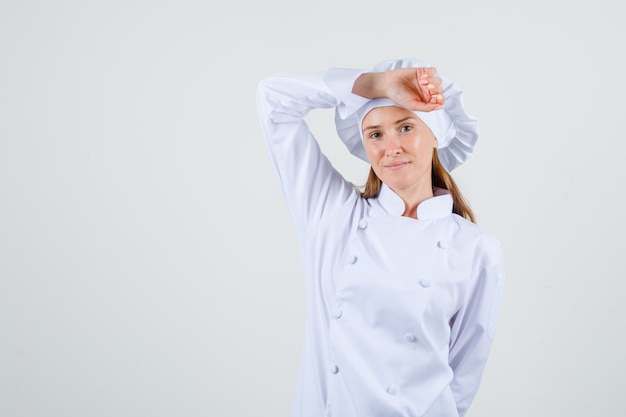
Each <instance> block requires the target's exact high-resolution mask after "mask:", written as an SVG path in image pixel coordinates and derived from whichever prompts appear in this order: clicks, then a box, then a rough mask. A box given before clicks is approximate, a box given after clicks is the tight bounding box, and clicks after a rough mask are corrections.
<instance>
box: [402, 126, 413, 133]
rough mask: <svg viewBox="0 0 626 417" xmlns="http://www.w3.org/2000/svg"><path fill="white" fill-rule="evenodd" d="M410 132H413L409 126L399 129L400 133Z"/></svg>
mask: <svg viewBox="0 0 626 417" xmlns="http://www.w3.org/2000/svg"><path fill="white" fill-rule="evenodd" d="M411 130H413V126H411V125H402V126H401V127H400V132H404V133H406V132H410V131H411Z"/></svg>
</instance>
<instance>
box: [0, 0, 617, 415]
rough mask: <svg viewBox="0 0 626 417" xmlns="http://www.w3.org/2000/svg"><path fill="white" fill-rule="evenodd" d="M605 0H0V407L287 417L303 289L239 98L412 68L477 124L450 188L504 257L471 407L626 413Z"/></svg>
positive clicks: (349, 163)
mask: <svg viewBox="0 0 626 417" xmlns="http://www.w3.org/2000/svg"><path fill="white" fill-rule="evenodd" d="M618 6H619V2H615V1H609V0H597V1H594V2H581V1H569V2H565V1H562V2H561V1H560V2H551V1H546V0H542V1H539V0H527V1H495V0H493V1H487V0H485V1H456V2H455V1H431V2H419V1H410V2H409V1H393V0H392V1H382V2H364V1H356V0H352V1H341V0H333V1H330V0H316V1H306V2H305V1H287V0H267V1H248V2H247V3H241V2H235V1H231V2H219V3H218V2H216V1H185V0H178V1H173V0H170V1H159V0H152V1H147V0H145V1H139V0H125V1H121V0H116V1H99V2H95V1H78V0H76V1H69V0H59V1H31V0H22V1H2V2H1V3H0V416H3V417H23V416H28V417H40V416H41V417H44V416H45V417H56V416H63V417H85V416H89V417H100V416H121V417H126V416H133V417H134V416H150V417H159V416H168V417H169V416H185V417H187V416H189V417H192V416H238V417H239V416H255V417H258V416H263V417H265V416H267V417H275V416H287V415H288V414H289V409H290V405H291V401H292V396H293V392H294V388H295V383H296V376H297V371H298V367H299V361H300V347H301V343H302V336H303V329H304V306H303V301H304V293H303V291H304V286H303V275H302V269H301V266H300V259H299V249H298V242H297V239H296V236H295V230H294V228H293V226H292V224H291V221H290V219H289V217H288V215H287V211H286V208H285V206H284V203H283V200H282V197H281V194H280V191H279V188H278V183H277V181H276V178H275V176H274V173H273V172H272V169H271V164H270V161H269V157H268V155H267V151H266V149H265V145H264V143H263V141H262V138H261V133H260V128H259V125H258V121H257V116H256V106H255V89H256V85H257V82H258V80H260V79H261V78H262V77H265V76H267V75H269V74H272V73H274V72H278V71H286V70H294V71H309V70H311V71H318V70H325V69H327V68H329V67H333V66H343V67H353V68H370V67H371V66H373V65H374V64H375V63H377V62H379V61H381V60H384V59H389V58H408V57H414V58H419V59H422V60H425V61H428V62H430V63H432V64H433V65H435V66H437V68H438V69H439V71H440V72H441V73H442V74H443V75H445V76H446V77H447V78H450V79H452V80H454V81H455V82H456V83H457V84H458V85H459V86H461V88H463V90H464V92H465V104H466V108H467V110H468V112H469V113H470V114H472V115H474V116H476V117H477V118H478V119H479V121H480V130H481V138H480V141H479V143H478V146H477V148H476V150H475V154H474V155H473V156H472V157H471V158H470V159H469V160H468V162H467V163H466V165H464V166H462V167H461V168H459V169H458V170H456V171H455V172H454V176H455V178H456V179H457V181H458V182H459V185H460V186H461V189H462V190H463V192H464V193H465V195H466V197H467V198H468V199H469V200H470V202H471V203H472V206H473V208H474V210H475V212H476V213H477V215H478V220H479V224H480V225H482V226H483V227H484V228H485V229H487V230H488V231H490V232H491V233H493V234H494V235H496V236H497V237H498V238H500V240H501V242H502V245H503V248H504V251H505V262H506V266H505V267H506V273H507V279H508V281H507V284H506V288H505V293H504V299H503V304H502V312H501V316H500V323H499V329H498V334H497V337H496V341H495V343H494V346H493V351H492V356H491V359H490V362H489V364H488V366H487V369H486V371H485V374H484V378H483V384H482V386H481V390H480V392H479V394H478V396H477V398H476V400H475V402H474V404H473V406H472V408H471V409H470V412H469V414H468V415H469V417H478V416H482V417H487V416H491V417H501V416H507V417H518V416H519V417H522V416H524V417H527V416H570V417H573V416H581V417H582V416H585V417H587V416H592V415H596V416H615V415H622V413H623V395H624V391H625V388H626V384H625V383H624V380H623V375H624V374H625V373H626V362H625V359H624V352H625V351H626V342H625V337H624V330H625V328H626V320H625V318H624V314H623V308H620V307H621V305H620V303H623V299H624V293H625V291H626V284H625V282H626V279H625V278H626V276H625V273H624V270H625V268H624V267H625V262H626V256H624V254H623V253H622V252H623V247H624V243H623V242H624V234H625V231H626V224H625V220H624V216H623V207H624V203H623V202H624V199H623V197H622V193H623V192H624V179H625V178H624V177H625V176H624V173H623V172H624V171H623V169H624V165H625V163H626V160H625V158H624V139H625V138H624V133H623V125H624V120H625V118H626V105H625V100H624V96H625V94H626V87H625V82H624V78H625V77H626V76H625V74H626V65H625V64H624V59H623V55H624V48H625V46H624V45H625V41H626V29H625V28H626V26H624V24H623V18H622V16H623V13H620V12H618V10H617V7H618ZM332 119H333V113H332V111H319V112H317V113H314V114H311V115H310V117H309V120H310V122H311V127H312V129H313V130H314V132H315V133H316V134H317V135H318V136H319V137H320V141H321V142H322V146H323V149H324V150H325V151H326V152H328V153H329V156H330V158H331V160H332V161H333V162H334V163H335V165H336V166H337V167H338V168H340V169H341V170H342V171H343V172H344V173H345V176H346V177H347V178H348V179H350V180H351V181H353V182H355V183H357V184H362V183H363V182H364V181H365V173H366V171H367V167H366V166H364V164H363V163H362V162H361V161H359V160H357V159H356V158H354V157H351V156H350V155H349V154H348V153H347V151H346V150H345V149H344V148H343V146H342V145H341V144H340V143H338V142H339V141H338V140H337V138H336V134H335V132H334V126H333V123H332Z"/></svg>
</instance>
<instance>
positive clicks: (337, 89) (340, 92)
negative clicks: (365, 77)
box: [323, 68, 369, 119]
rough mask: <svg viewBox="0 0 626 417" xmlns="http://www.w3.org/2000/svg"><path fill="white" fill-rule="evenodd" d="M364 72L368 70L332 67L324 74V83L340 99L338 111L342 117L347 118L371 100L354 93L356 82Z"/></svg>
mask: <svg viewBox="0 0 626 417" xmlns="http://www.w3.org/2000/svg"><path fill="white" fill-rule="evenodd" d="M364 72H366V71H364V70H358V69H351V68H331V69H329V70H328V71H326V73H325V74H324V78H323V79H324V83H325V84H326V86H327V87H328V88H329V89H330V91H331V92H332V93H333V95H334V96H335V97H336V98H337V100H338V101H339V105H337V113H338V115H339V117H341V118H342V119H346V118H347V117H349V116H350V115H352V114H353V113H354V112H355V111H356V110H357V109H359V108H360V107H361V106H363V105H364V104H365V103H367V102H368V101H369V99H367V98H365V97H361V96H359V95H357V94H353V93H352V87H353V86H354V82H355V81H356V79H357V78H359V76H360V75H361V74H363V73H364Z"/></svg>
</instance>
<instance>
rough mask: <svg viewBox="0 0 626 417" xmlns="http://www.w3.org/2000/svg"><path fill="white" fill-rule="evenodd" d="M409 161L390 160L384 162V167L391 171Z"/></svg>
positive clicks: (402, 166) (405, 164)
mask: <svg viewBox="0 0 626 417" xmlns="http://www.w3.org/2000/svg"><path fill="white" fill-rule="evenodd" d="M408 164H409V163H408V162H405V161H397V162H392V163H390V164H386V165H385V168H387V169H390V170H392V171H395V170H398V169H401V168H404V167H405V166H407V165H408Z"/></svg>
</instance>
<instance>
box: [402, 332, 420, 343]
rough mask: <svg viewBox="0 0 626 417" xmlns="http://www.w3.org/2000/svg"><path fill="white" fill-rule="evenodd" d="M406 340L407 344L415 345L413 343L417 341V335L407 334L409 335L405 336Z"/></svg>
mask: <svg viewBox="0 0 626 417" xmlns="http://www.w3.org/2000/svg"><path fill="white" fill-rule="evenodd" d="M404 339H405V340H406V341H407V342H409V343H413V342H415V341H416V340H417V338H416V337H415V335H414V334H411V333H407V334H405V335H404Z"/></svg>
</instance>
